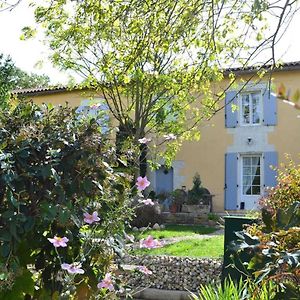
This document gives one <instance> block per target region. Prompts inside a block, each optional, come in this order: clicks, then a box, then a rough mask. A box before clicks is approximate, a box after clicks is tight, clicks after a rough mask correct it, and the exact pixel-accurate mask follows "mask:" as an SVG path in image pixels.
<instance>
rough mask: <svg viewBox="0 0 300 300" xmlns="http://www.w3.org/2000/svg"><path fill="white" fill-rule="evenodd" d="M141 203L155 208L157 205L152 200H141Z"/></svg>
mask: <svg viewBox="0 0 300 300" xmlns="http://www.w3.org/2000/svg"><path fill="white" fill-rule="evenodd" d="M139 201H140V202H141V203H143V204H145V205H151V206H153V205H154V204H155V203H154V202H153V201H152V200H151V199H143V200H139Z"/></svg>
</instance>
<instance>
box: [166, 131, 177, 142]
mask: <svg viewBox="0 0 300 300" xmlns="http://www.w3.org/2000/svg"><path fill="white" fill-rule="evenodd" d="M164 138H165V139H166V141H172V140H173V141H174V140H176V139H177V137H176V135H175V134H173V133H169V134H165V135H164Z"/></svg>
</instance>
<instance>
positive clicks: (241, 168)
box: [240, 153, 263, 197]
mask: <svg viewBox="0 0 300 300" xmlns="http://www.w3.org/2000/svg"><path fill="white" fill-rule="evenodd" d="M252 157H259V158H260V164H259V168H260V174H259V176H260V193H259V195H262V192H263V155H262V153H251V154H241V155H240V159H241V164H240V180H241V196H246V197H247V196H258V194H250V195H247V194H244V186H243V183H244V182H243V175H244V171H243V167H244V164H243V159H244V158H252ZM251 167H252V166H251ZM252 175H253V174H252V173H251V176H252ZM251 186H252V183H251Z"/></svg>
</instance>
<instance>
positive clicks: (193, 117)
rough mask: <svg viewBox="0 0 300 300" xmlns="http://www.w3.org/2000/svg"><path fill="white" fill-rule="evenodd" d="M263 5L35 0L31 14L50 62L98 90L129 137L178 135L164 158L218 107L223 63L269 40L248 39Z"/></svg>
mask: <svg viewBox="0 0 300 300" xmlns="http://www.w3.org/2000/svg"><path fill="white" fill-rule="evenodd" d="M269 9H270V5H269V3H268V2H267V1H265V0H255V1H250V2H249V1H246V0H243V1H231V0H226V1H219V0H218V1H206V0H176V1H174V0H159V1H157V0H147V1H140V0H129V1H123V0H122V1H112V0H104V1H96V0H86V1H64V0H63V1H62V0H55V1H44V3H43V5H37V6H36V10H35V17H36V21H37V22H38V23H39V24H41V25H42V26H43V28H45V32H44V33H45V36H46V37H47V38H46V42H47V43H48V45H49V47H50V48H51V50H52V60H53V62H54V63H55V64H56V65H58V66H59V67H62V68H64V69H71V70H74V71H76V72H78V73H79V74H80V75H82V76H83V79H84V85H85V86H87V87H91V88H95V89H96V90H99V91H100V92H101V93H102V94H103V97H104V98H105V100H106V102H107V105H108V106H109V109H110V111H111V113H112V114H113V116H114V118H115V119H117V121H118V122H119V123H120V126H121V127H122V128H124V129H126V130H127V135H128V136H131V137H132V138H133V139H134V140H135V141H137V140H138V139H139V138H142V137H144V136H145V135H148V134H151V135H152V136H154V137H155V139H154V138H153V140H152V143H151V146H154V148H155V149H157V147H156V146H158V145H161V144H162V143H161V139H160V138H161V137H162V135H164V134H169V133H173V134H175V135H176V136H178V137H179V136H180V138H178V139H176V140H173V141H172V143H170V142H169V143H168V145H167V146H166V147H165V148H164V153H163V157H164V158H165V159H166V162H167V163H169V161H170V159H171V158H172V157H174V155H175V153H176V151H177V150H178V149H179V147H178V146H179V145H180V144H181V140H185V139H192V138H194V139H198V138H199V127H200V126H201V123H202V121H203V120H206V119H208V118H210V117H211V116H212V115H213V114H214V113H215V112H216V111H217V110H218V109H219V108H220V105H219V104H220V101H221V100H222V99H223V98H224V89H225V90H226V89H227V88H228V86H227V87H226V86H224V89H221V91H220V89H219V86H218V83H219V82H220V81H221V80H223V70H222V68H224V66H228V65H232V64H233V63H236V64H241V65H246V64H247V63H248V62H249V61H251V57H252V55H254V54H255V53H257V52H259V51H261V50H262V49H261V48H263V47H264V46H266V45H267V44H268V43H267V42H266V43H261V44H260V46H257V48H256V49H254V48H255V45H253V44H252V41H253V40H254V38H255V37H257V36H258V35H260V36H262V35H263V31H264V30H265V29H266V20H265V19H264V12H266V11H268V10H269ZM253 24H255V27H254V25H253ZM25 32H26V33H27V34H28V36H29V37H30V36H31V35H32V32H33V31H32V30H31V29H30V28H26V30H25ZM241 36H243V39H241ZM253 46H254V47H253ZM253 49H254V50H253ZM252 51H253V52H252ZM232 75H233V74H232ZM231 77H232V78H233V77H234V76H231ZM229 85H230V86H231V85H232V81H230V83H229ZM216 87H217V88H216ZM215 94H218V96H216V95H215ZM214 96H216V97H214ZM130 125H133V126H130ZM158 159H159V157H158Z"/></svg>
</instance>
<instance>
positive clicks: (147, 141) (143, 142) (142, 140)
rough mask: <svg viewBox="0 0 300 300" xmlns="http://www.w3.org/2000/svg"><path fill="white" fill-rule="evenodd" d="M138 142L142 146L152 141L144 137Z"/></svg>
mask: <svg viewBox="0 0 300 300" xmlns="http://www.w3.org/2000/svg"><path fill="white" fill-rule="evenodd" d="M138 141H139V143H140V144H147V143H149V142H151V139H150V138H146V137H143V138H141V139H138Z"/></svg>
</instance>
